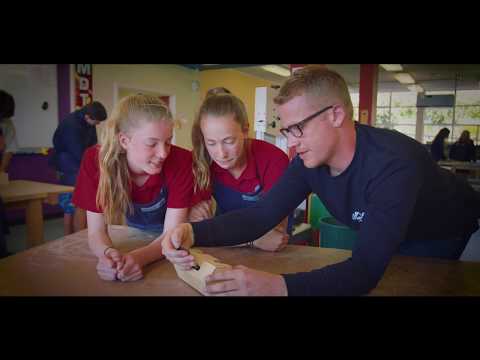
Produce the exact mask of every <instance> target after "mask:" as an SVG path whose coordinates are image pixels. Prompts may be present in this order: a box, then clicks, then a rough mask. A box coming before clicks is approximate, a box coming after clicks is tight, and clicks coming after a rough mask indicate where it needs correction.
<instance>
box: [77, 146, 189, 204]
mask: <svg viewBox="0 0 480 360" xmlns="http://www.w3.org/2000/svg"><path fill="white" fill-rule="evenodd" d="M99 150H100V146H99V145H95V146H92V147H90V148H88V149H87V150H86V151H85V153H84V155H83V158H82V163H81V165H80V171H79V173H78V177H77V183H76V185H75V191H74V193H73V198H72V202H73V203H74V204H75V205H76V206H78V207H79V208H82V209H85V210H88V211H93V212H98V213H100V212H102V211H101V209H99V208H97V206H96V201H95V199H96V196H97V189H98V183H99V179H100V168H99V163H98V154H99ZM164 185H165V186H166V187H167V191H168V199H167V208H177V209H181V208H188V207H189V206H190V203H191V197H192V193H193V175H192V153H191V152H190V151H188V150H185V149H182V148H180V147H178V146H175V145H172V147H171V149H170V153H169V154H168V157H167V158H166V159H165V162H164V164H163V168H162V171H161V173H160V174H156V175H151V176H150V177H149V178H148V179H147V181H146V182H145V184H143V185H142V186H138V185H136V184H135V183H133V182H132V187H131V194H130V196H131V199H132V202H134V203H137V204H146V203H149V202H151V201H153V200H154V199H155V198H156V197H157V195H158V193H159V192H160V190H161V188H162V187H163V186H164Z"/></svg>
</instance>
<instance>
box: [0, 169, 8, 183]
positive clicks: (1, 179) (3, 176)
mask: <svg viewBox="0 0 480 360" xmlns="http://www.w3.org/2000/svg"><path fill="white" fill-rule="evenodd" d="M0 185H8V174H7V173H5V172H0Z"/></svg>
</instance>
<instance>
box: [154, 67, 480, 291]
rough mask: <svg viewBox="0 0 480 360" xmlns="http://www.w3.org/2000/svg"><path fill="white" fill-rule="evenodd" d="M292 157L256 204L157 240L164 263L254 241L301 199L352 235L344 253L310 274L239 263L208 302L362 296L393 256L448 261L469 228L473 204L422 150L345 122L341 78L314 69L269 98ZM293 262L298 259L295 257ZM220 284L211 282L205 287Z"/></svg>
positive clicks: (475, 210)
mask: <svg viewBox="0 0 480 360" xmlns="http://www.w3.org/2000/svg"><path fill="white" fill-rule="evenodd" d="M275 103H276V104H277V105H278V113H279V115H280V121H281V123H282V126H283V128H282V129H281V132H282V134H284V135H285V136H286V137H287V139H288V146H289V147H290V148H294V149H295V150H296V152H297V157H296V158H295V159H294V160H293V161H292V163H291V164H290V166H289V168H288V169H287V170H286V172H285V173H284V175H283V176H282V177H281V178H280V180H279V181H278V183H277V184H276V185H275V186H274V187H273V188H272V189H271V190H270V192H269V193H268V195H267V196H266V197H265V198H264V199H262V200H261V201H259V202H258V203H257V204H256V206H254V207H251V208H249V209H245V210H239V211H233V212H231V213H228V214H225V215H223V216H219V217H217V218H214V219H212V220H207V221H203V222H198V223H192V224H181V225H179V226H178V227H177V228H176V229H174V230H173V231H172V232H170V233H167V234H166V235H165V238H164V240H163V244H162V245H163V251H164V254H165V256H166V257H167V258H168V259H169V260H170V261H171V262H172V263H174V264H178V265H180V266H182V267H183V268H189V267H190V266H192V264H193V257H192V256H190V255H189V254H188V253H187V252H186V251H177V250H176V249H178V248H179V247H182V248H187V249H188V248H189V247H191V246H192V245H196V246H227V245H235V244H240V243H244V242H247V241H251V240H252V239H256V238H258V237H259V236H261V235H262V234H264V233H266V232H267V231H269V230H270V229H271V228H272V227H274V226H275V224H277V223H278V222H279V221H280V220H281V219H282V218H284V217H285V216H286V214H288V213H290V212H291V211H292V210H293V209H294V208H295V207H296V206H298V205H299V204H300V203H301V202H302V201H303V200H304V199H305V198H306V197H307V196H308V195H309V194H310V193H311V192H313V193H316V194H317V195H318V197H319V198H320V199H321V200H322V202H323V203H324V204H325V206H326V207H327V209H328V210H329V212H330V213H331V214H332V215H333V216H334V217H335V218H336V219H338V220H339V221H341V222H342V223H344V224H346V225H347V226H349V227H351V228H353V229H354V230H356V231H357V234H358V237H357V241H356V243H355V246H354V248H353V251H352V256H351V258H349V259H348V260H346V261H343V262H340V263H337V264H333V265H329V266H326V267H323V268H320V269H316V270H313V271H310V272H303V273H296V274H283V275H277V274H270V273H266V272H262V271H257V270H254V269H249V268H246V267H243V266H240V267H236V268H234V269H232V270H225V271H218V272H215V273H214V274H213V275H211V276H210V277H209V278H208V279H207V280H208V281H211V283H210V284H208V285H207V292H209V293H210V294H213V295H216V294H220V295H363V294H367V293H368V292H369V291H370V290H372V289H374V288H375V287H376V286H377V283H378V282H379V281H380V279H381V278H382V276H383V274H384V272H385V269H386V267H387V265H388V264H389V262H390V260H391V258H392V256H393V255H395V254H405V255H413V256H428V257H439V258H446V259H458V258H459V257H460V255H461V254H462V252H463V250H464V248H465V246H466V244H467V242H468V240H469V238H470V235H471V234H472V233H473V232H475V231H476V230H477V229H478V218H479V216H480V206H479V205H480V201H479V197H478V195H477V193H476V192H475V191H474V190H473V189H472V188H471V187H470V186H469V185H468V184H467V183H466V182H465V181H463V180H461V179H458V178H456V177H455V176H454V174H452V173H450V172H449V171H447V170H444V169H442V168H440V167H439V166H438V165H437V164H436V163H435V162H434V161H433V160H432V158H431V156H430V154H429V153H428V151H427V150H426V149H425V147H424V146H423V145H422V144H420V143H418V142H416V141H415V140H413V139H411V138H409V137H407V136H405V135H403V134H401V133H399V132H395V131H391V130H386V129H378V128H374V127H370V126H367V125H361V124H359V123H357V122H354V121H353V119H352V117H353V107H352V103H351V100H350V95H349V93H348V87H347V85H346V83H345V80H344V79H343V78H342V77H341V76H340V75H338V74H337V73H335V72H333V71H330V70H328V69H325V68H324V67H319V66H307V67H305V68H303V69H301V70H298V71H297V72H295V74H293V75H292V76H291V77H290V78H289V79H288V80H287V81H286V82H285V84H284V85H283V86H282V88H281V89H280V92H279V95H278V96H277V97H276V98H275ZM299 261H300V260H299ZM219 280H223V281H221V282H217V283H215V281H219Z"/></svg>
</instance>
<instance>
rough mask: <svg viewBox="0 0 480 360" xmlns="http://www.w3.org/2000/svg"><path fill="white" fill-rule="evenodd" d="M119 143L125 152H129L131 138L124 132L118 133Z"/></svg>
mask: <svg viewBox="0 0 480 360" xmlns="http://www.w3.org/2000/svg"><path fill="white" fill-rule="evenodd" d="M118 142H119V144H120V146H121V147H122V149H123V150H127V147H128V144H129V143H130V138H129V137H128V135H127V134H125V133H123V132H119V133H118Z"/></svg>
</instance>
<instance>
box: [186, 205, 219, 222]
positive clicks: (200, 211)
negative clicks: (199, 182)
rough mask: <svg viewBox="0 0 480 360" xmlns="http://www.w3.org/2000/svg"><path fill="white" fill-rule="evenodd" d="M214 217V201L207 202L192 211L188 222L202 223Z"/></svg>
mask: <svg viewBox="0 0 480 360" xmlns="http://www.w3.org/2000/svg"><path fill="white" fill-rule="evenodd" d="M211 217H213V202H212V200H205V201H201V202H199V203H198V204H197V205H195V206H193V207H192V208H191V209H190V214H189V216H188V221H190V222H195V221H202V220H205V219H210V218H211Z"/></svg>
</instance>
